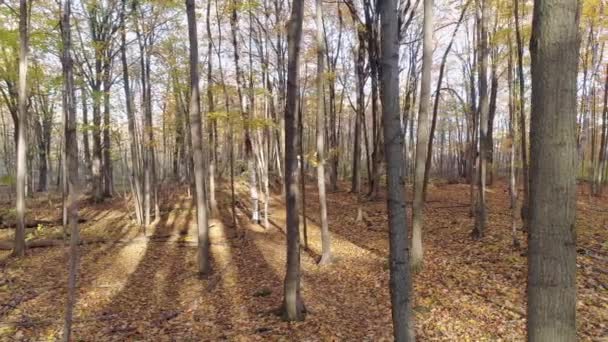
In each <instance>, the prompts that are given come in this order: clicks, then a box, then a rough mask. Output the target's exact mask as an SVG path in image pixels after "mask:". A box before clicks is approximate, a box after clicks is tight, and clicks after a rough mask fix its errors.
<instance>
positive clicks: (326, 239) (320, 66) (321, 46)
mask: <svg viewBox="0 0 608 342" xmlns="http://www.w3.org/2000/svg"><path fill="white" fill-rule="evenodd" d="M315 15H316V25H317V186H318V187H319V206H320V207H321V212H320V213H319V214H320V215H321V220H320V222H321V243H322V254H321V260H320V261H319V264H329V263H331V238H330V235H329V227H328V225H327V199H326V194H325V152H324V151H325V141H324V139H323V138H324V137H323V122H324V119H323V118H324V116H325V111H324V106H323V89H324V77H325V75H324V73H325V66H324V60H323V55H324V54H325V42H324V40H323V33H322V28H323V3H322V1H321V0H315Z"/></svg>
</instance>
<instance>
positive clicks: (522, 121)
mask: <svg viewBox="0 0 608 342" xmlns="http://www.w3.org/2000/svg"><path fill="white" fill-rule="evenodd" d="M519 1H520V0H514V6H513V11H514V13H513V16H514V17H515V38H516V42H517V78H518V79H519V132H520V134H521V135H520V137H521V148H520V150H521V164H522V165H521V169H522V174H523V183H524V184H523V185H524V191H523V204H522V206H521V218H522V220H523V227H524V230H526V229H527V226H528V207H529V198H530V194H529V193H530V191H529V189H528V188H529V185H530V180H529V176H528V143H527V136H528V134H527V133H526V109H525V96H524V95H525V79H524V66H523V63H524V62H523V59H524V48H523V43H522V37H521V32H520V27H519V15H520V14H519Z"/></svg>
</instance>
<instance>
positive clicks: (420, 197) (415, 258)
mask: <svg viewBox="0 0 608 342" xmlns="http://www.w3.org/2000/svg"><path fill="white" fill-rule="evenodd" d="M423 35H424V41H423V48H422V49H423V51H422V78H421V83H420V104H419V106H420V107H419V110H418V132H417V142H416V166H415V168H416V169H415V174H414V201H413V204H412V208H413V209H412V255H411V260H410V261H411V263H412V269H413V271H414V272H416V271H418V270H419V269H420V268H422V254H423V249H422V226H423V217H424V168H425V162H426V159H427V157H428V158H431V155H430V154H429V155H428V156H427V155H426V154H427V148H428V142H429V105H430V100H431V69H432V67H433V1H432V0H425V1H424V28H423Z"/></svg>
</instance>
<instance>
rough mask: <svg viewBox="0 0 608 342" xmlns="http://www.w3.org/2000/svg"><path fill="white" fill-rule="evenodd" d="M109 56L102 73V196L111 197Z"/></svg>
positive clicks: (112, 188) (112, 180)
mask: <svg viewBox="0 0 608 342" xmlns="http://www.w3.org/2000/svg"><path fill="white" fill-rule="evenodd" d="M110 59H111V56H110V53H109V51H108V53H107V54H106V56H105V59H104V68H103V69H104V74H103V147H102V148H103V163H102V164H103V196H104V197H112V195H113V193H114V179H113V178H114V177H112V155H111V151H110V147H111V138H110V90H111V85H112V80H111V77H112V75H111V70H110V68H111V61H110Z"/></svg>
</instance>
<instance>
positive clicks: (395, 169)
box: [380, 0, 431, 341]
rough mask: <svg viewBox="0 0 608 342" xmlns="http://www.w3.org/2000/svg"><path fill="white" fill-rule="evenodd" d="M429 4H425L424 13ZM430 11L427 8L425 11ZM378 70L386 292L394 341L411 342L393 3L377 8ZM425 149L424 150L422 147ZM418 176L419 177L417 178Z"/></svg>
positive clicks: (395, 20) (395, 21)
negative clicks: (384, 192)
mask: <svg viewBox="0 0 608 342" xmlns="http://www.w3.org/2000/svg"><path fill="white" fill-rule="evenodd" d="M430 5H431V2H430V1H428V0H427V1H425V11H426V8H427V6H429V7H430ZM429 10H430V8H429ZM380 13H381V15H380V17H381V19H380V20H381V25H382V40H381V41H382V43H381V51H382V63H381V65H382V70H381V73H380V76H381V80H380V82H381V83H380V84H381V87H382V91H381V92H380V95H381V100H382V118H383V127H384V149H385V152H386V153H385V156H386V169H387V177H386V185H387V189H388V192H387V209H388V225H389V236H390V237H389V239H390V240H389V263H390V290H391V304H392V317H393V334H394V338H395V341H414V340H415V337H414V325H413V321H412V318H413V317H412V315H411V302H412V301H411V298H410V289H411V279H410V264H409V260H408V259H409V255H408V232H407V216H406V213H405V193H404V192H405V177H404V169H403V166H404V162H403V156H404V154H403V141H404V139H403V132H402V130H401V124H400V122H401V119H400V113H399V26H398V22H399V21H398V17H397V13H398V12H397V4H396V2H395V0H385V1H383V2H382V4H381V6H380ZM425 147H426V146H425ZM421 176H422V174H421Z"/></svg>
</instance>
